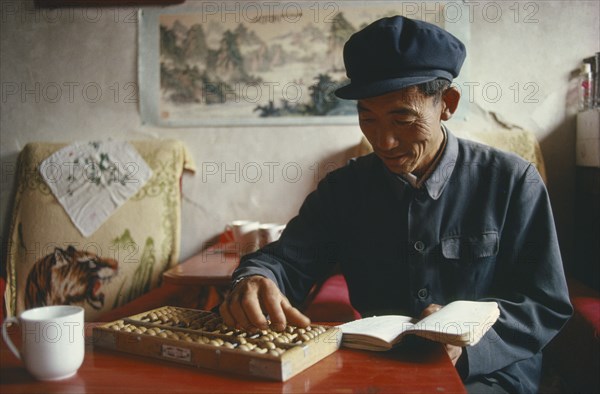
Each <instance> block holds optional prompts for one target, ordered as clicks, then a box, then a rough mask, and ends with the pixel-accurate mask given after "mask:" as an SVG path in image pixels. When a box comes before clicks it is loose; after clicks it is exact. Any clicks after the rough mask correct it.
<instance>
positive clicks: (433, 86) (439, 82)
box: [415, 78, 450, 104]
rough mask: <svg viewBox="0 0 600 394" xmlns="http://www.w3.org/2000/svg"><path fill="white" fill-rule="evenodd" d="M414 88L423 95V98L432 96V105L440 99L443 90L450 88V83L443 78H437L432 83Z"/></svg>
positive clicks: (425, 83)
mask: <svg viewBox="0 0 600 394" xmlns="http://www.w3.org/2000/svg"><path fill="white" fill-rule="evenodd" d="M415 86H416V87H417V89H418V90H419V92H421V93H423V94H424V95H425V96H428V97H431V96H434V103H436V104H437V103H438V102H439V101H440V99H441V98H442V93H444V90H446V89H448V87H449V86H450V81H448V80H447V79H444V78H438V79H434V80H433V81H429V82H424V83H421V84H418V85H415Z"/></svg>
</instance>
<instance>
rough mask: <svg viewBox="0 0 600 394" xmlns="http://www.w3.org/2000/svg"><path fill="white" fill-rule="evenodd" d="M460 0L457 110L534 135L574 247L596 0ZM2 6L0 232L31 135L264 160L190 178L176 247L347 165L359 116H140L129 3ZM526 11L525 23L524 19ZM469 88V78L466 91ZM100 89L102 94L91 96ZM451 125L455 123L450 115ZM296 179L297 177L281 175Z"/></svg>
mask: <svg viewBox="0 0 600 394" xmlns="http://www.w3.org/2000/svg"><path fill="white" fill-rule="evenodd" d="M396 3H398V4H400V2H396ZM404 3H406V2H404ZM469 4H470V5H469V8H468V11H469V13H468V14H464V15H463V16H462V18H470V19H468V24H467V27H468V33H469V35H470V39H469V40H468V43H467V44H468V56H469V64H468V68H467V70H468V74H467V75H466V76H465V77H464V78H463V81H462V82H463V83H464V82H470V83H471V84H470V85H463V88H464V87H467V89H466V90H465V89H463V98H464V103H465V104H468V105H467V106H466V107H465V108H467V111H465V112H466V114H467V121H468V122H469V123H468V124H467V125H466V126H465V127H472V128H494V127H496V123H495V122H494V121H492V120H490V119H491V117H490V116H489V114H488V115H485V116H484V115H481V114H482V113H483V114H485V112H484V111H482V110H485V111H493V112H495V113H496V114H498V116H499V117H500V118H502V119H505V120H506V121H508V122H510V123H513V124H516V125H520V126H522V127H525V128H528V129H531V130H533V131H534V132H535V133H536V135H537V136H538V138H539V140H540V142H541V145H542V149H543V153H544V155H545V158H546V161H547V163H546V164H547V168H548V172H549V189H550V193H551V199H552V202H553V205H554V209H555V214H556V220H557V224H558V229H559V235H560V237H561V242H562V247H563V250H565V251H570V248H571V241H572V240H571V238H570V232H571V230H572V225H573V222H572V219H571V213H572V208H573V206H572V205H573V175H574V136H575V124H574V116H573V113H572V112H570V111H571V110H572V100H571V99H570V97H571V96H570V95H569V94H570V93H569V92H570V90H569V89H571V88H572V85H570V82H569V78H570V73H571V71H572V70H574V69H576V68H577V67H578V63H579V61H580V60H581V58H583V57H586V56H590V55H591V54H593V53H594V52H597V51H599V50H600V44H599V42H598V35H599V26H598V23H599V22H598V15H599V12H600V10H599V5H598V3H597V2H596V1H538V2H512V1H509V2H499V1H496V2H489V1H480V2H469ZM0 5H1V7H2V8H1V10H2V15H1V37H0V51H1V54H0V56H1V57H0V66H1V68H0V78H1V86H2V97H1V100H2V101H1V105H2V107H1V112H0V138H1V148H0V160H1V163H2V173H1V179H0V182H1V183H0V186H1V191H0V212H1V215H2V217H1V222H2V234H1V235H2V240H3V241H5V239H6V231H7V225H8V222H9V217H10V204H11V196H12V194H13V193H14V171H15V159H16V155H17V154H18V152H19V150H20V149H21V148H22V147H23V146H24V145H25V144H26V143H27V142H29V141H34V140H45V141H73V140H89V139H103V138H107V137H113V138H126V139H140V138H178V139H180V140H182V141H184V142H185V143H186V144H187V146H188V147H189V149H190V152H191V153H192V154H193V156H194V158H195V161H196V163H197V164H198V167H199V169H202V166H203V163H204V165H205V166H206V165H207V163H208V164H211V165H212V163H218V165H220V166H225V167H224V168H223V167H222V169H223V170H224V169H229V170H231V169H234V170H235V168H236V165H239V166H240V167H239V168H243V166H244V165H247V164H248V163H256V165H258V166H259V167H261V168H262V169H263V170H264V172H263V176H262V177H261V179H260V180H259V181H258V182H249V181H248V180H247V179H244V177H243V176H241V177H240V181H239V182H236V181H235V179H234V175H231V174H229V175H227V174H225V175H224V176H225V179H222V177H221V175H223V174H224V173H219V174H217V175H210V176H209V175H207V174H203V173H202V172H199V173H198V174H196V175H195V176H186V178H185V180H184V185H183V186H184V189H183V190H184V203H183V239H182V257H183V258H185V257H187V256H190V255H192V254H193V253H195V252H196V251H198V250H199V249H200V248H201V247H202V245H203V243H204V242H206V241H208V240H209V239H211V238H212V237H213V236H214V235H216V234H217V233H218V232H219V231H221V229H222V228H223V226H224V224H225V223H227V222H228V221H230V220H232V219H234V218H255V219H258V220H261V221H278V222H284V221H287V220H288V219H289V218H291V217H292V216H293V215H294V214H295V212H296V211H297V209H298V207H299V204H300V203H301V202H302V200H303V199H304V197H305V195H306V194H307V193H308V192H309V191H310V190H311V189H312V188H313V187H314V185H315V180H316V178H317V177H318V176H320V175H322V174H323V170H324V169H327V168H331V167H336V166H339V165H342V163H343V162H344V161H345V157H346V155H345V152H346V151H347V150H349V149H351V148H352V146H353V145H355V144H356V143H357V142H358V141H359V139H360V131H359V129H358V127H357V126H355V125H352V126H326V127H323V126H304V127H251V128H250V127H235V128H188V129H161V128H156V127H149V126H144V125H142V124H141V120H140V116H139V112H138V107H137V104H136V103H129V102H126V101H127V100H125V98H126V97H127V95H128V94H129V93H130V92H131V91H130V90H129V89H128V88H127V86H128V85H127V84H128V83H130V82H133V83H137V71H136V68H137V61H136V57H137V43H136V41H137V26H136V24H135V23H129V22H128V20H129V19H128V16H129V12H130V11H131V10H130V9H124V10H121V11H119V10H115V9H104V11H103V14H102V16H101V17H99V18H97V20H96V16H95V15H94V14H93V13H92V11H89V12H90V14H89V15H87V16H86V17H83V16H82V14H81V12H82V11H81V10H80V9H75V10H73V9H71V10H68V11H65V12H64V13H63V14H62V15H60V17H59V15H58V14H57V13H54V14H51V13H47V12H46V13H42V12H40V11H39V10H38V11H35V10H34V9H33V6H32V1H29V0H27V1H18V0H1V2H0ZM517 8H518V9H519V13H518V14H517V13H516V9H517ZM498 10H500V12H501V14H498V13H497V11H498ZM93 11H94V12H95V10H93ZM527 16H529V20H527V22H531V23H525V22H526V21H525V20H524V19H525V17H527ZM453 18H454V17H453ZM465 20H466V19H463V20H462V21H465ZM462 26H463V27H464V24H463V25H462ZM449 28H452V27H451V26H449ZM474 83H475V84H476V83H479V85H473V84H474ZM515 83H517V84H518V85H515ZM36 84H38V85H36ZM486 84H487V85H486ZM525 84H528V85H527V87H526V85H525ZM36 86H39V89H37V91H36ZM57 86H58V87H60V88H61V96H60V97H57V96H56V94H57V90H56V87H57ZM468 86H473V89H474V90H473V93H474V94H473V95H471V94H469V93H470V92H469V91H468ZM70 87H72V91H71V90H70ZM97 87H100V89H101V91H102V96H101V97H99V98H98V99H97V100H96V97H95V96H96V88H97ZM484 87H487V89H485V90H484ZM84 88H87V89H84ZM497 92H499V93H500V96H499V97H496V93H497ZM515 92H518V93H519V95H518V97H516V96H515ZM532 92H535V93H534V94H533V95H532V96H529V97H528V98H529V100H525V98H526V97H527V94H529V93H532ZM117 93H118V94H117ZM54 101H55V102H54ZM526 101H533V102H526ZM452 127H454V128H456V127H463V124H462V122H461V120H458V121H455V122H453V124H452ZM267 162H277V163H279V166H278V167H276V168H275V172H274V174H273V175H274V176H273V179H272V182H271V179H269V177H268V176H267V175H268V169H269V166H268V165H265V164H264V163H267ZM236 163H239V164H236ZM295 163H297V164H298V165H299V167H300V168H301V169H302V175H301V176H299V177H298V176H296V175H295V173H294V172H293V171H292V170H293V168H292V167H294V168H297V167H298V166H296V164H295ZM315 163H316V164H317V165H318V166H319V167H320V168H321V171H320V172H319V173H315V170H314V168H315V167H314V164H315ZM286 164H287V165H288V167H289V168H288V169H289V171H290V172H289V173H288V174H287V175H286V174H282V171H281V170H282V169H283V168H284V167H285V166H286ZM252 165H254V164H252ZM311 168H312V169H311ZM286 176H287V179H286ZM296 178H299V179H298V181H297V182H291V181H290V179H293V180H296Z"/></svg>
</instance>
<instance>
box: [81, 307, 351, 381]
mask: <svg viewBox="0 0 600 394" xmlns="http://www.w3.org/2000/svg"><path fill="white" fill-rule="evenodd" d="M341 335H342V334H341V331H340V330H339V329H337V328H335V327H325V326H318V325H315V326H310V327H307V328H306V329H301V328H296V327H291V326H288V327H287V328H286V330H285V331H284V332H282V333H279V332H275V331H272V330H262V331H259V332H258V333H255V334H249V333H247V332H245V331H241V330H233V329H229V328H227V327H226V326H224V325H223V324H222V320H221V318H220V317H218V316H217V315H215V314H214V313H211V312H208V311H201V310H195V309H187V308H179V307H172V306H165V307H161V308H157V309H153V310H150V311H147V312H143V313H140V314H137V315H133V316H130V317H128V318H124V319H122V320H117V321H114V322H111V323H107V324H103V325H101V326H98V327H94V329H93V336H94V346H100V347H104V348H108V349H114V350H118V351H123V352H127V353H132V354H137V355H142V356H147V357H153V358H157V359H161V360H167V361H172V362H177V363H181V364H186V365H190V366H194V367H198V368H209V369H213V370H218V371H226V372H233V373H236V374H242V375H246V376H253V377H260V378H266V379H271V380H277V381H286V380H288V379H289V378H291V377H292V376H294V375H296V374H298V373H299V372H301V371H303V370H305V369H306V368H308V367H310V366H311V365H313V364H315V363H317V362H318V361H319V360H321V359H323V358H325V357H326V356H328V355H330V354H331V353H333V352H335V351H336V350H337V349H339V347H340V344H341Z"/></svg>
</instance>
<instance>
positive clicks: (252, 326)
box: [240, 293, 269, 331]
mask: <svg viewBox="0 0 600 394" xmlns="http://www.w3.org/2000/svg"><path fill="white" fill-rule="evenodd" d="M240 304H241V306H242V310H243V312H244V313H245V316H246V318H247V321H248V324H247V325H245V326H244V327H245V328H246V329H247V330H249V331H256V329H260V330H266V329H267V328H269V325H268V323H267V319H266V317H265V315H264V313H263V310H262V308H261V306H260V304H261V303H260V302H259V300H258V297H257V294H256V293H251V294H246V295H245V296H244V297H243V298H242V299H241V302H240Z"/></svg>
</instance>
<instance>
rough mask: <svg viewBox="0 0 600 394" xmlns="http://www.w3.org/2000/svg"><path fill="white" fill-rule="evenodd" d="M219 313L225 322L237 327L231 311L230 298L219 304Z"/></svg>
mask: <svg viewBox="0 0 600 394" xmlns="http://www.w3.org/2000/svg"><path fill="white" fill-rule="evenodd" d="M219 314H220V315H221V317H222V318H223V324H225V325H226V326H228V327H235V319H234V318H233V316H232V315H231V312H229V299H225V301H223V302H222V303H221V305H220V306H219Z"/></svg>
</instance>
